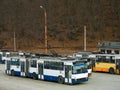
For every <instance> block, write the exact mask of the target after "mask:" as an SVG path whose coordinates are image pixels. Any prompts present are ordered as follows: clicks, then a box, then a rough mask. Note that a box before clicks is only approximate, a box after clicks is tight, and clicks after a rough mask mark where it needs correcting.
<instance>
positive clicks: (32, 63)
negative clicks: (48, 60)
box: [30, 60, 37, 68]
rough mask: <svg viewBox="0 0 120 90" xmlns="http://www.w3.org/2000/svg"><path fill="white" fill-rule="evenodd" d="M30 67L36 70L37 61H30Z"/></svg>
mask: <svg viewBox="0 0 120 90" xmlns="http://www.w3.org/2000/svg"><path fill="white" fill-rule="evenodd" d="M30 65H31V67H34V68H36V67H37V61H36V60H31V61H30Z"/></svg>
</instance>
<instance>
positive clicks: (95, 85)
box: [0, 64, 120, 90]
mask: <svg viewBox="0 0 120 90" xmlns="http://www.w3.org/2000/svg"><path fill="white" fill-rule="evenodd" d="M48 89H50V90H56V89H57V90H67V89H68V90H120V75H111V74H108V73H93V74H92V76H91V77H90V79H89V81H88V82H85V83H81V84H77V85H66V84H58V83H55V82H48V81H41V80H33V79H30V78H23V77H15V76H14V77H13V76H8V75H5V73H4V65H3V64H0V90H48Z"/></svg>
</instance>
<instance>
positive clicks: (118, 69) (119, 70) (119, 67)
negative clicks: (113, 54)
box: [116, 59, 120, 74]
mask: <svg viewBox="0 0 120 90" xmlns="http://www.w3.org/2000/svg"><path fill="white" fill-rule="evenodd" d="M116 73H117V74H120V59H117V60H116Z"/></svg>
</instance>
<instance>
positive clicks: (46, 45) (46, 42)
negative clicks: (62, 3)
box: [40, 6, 48, 54]
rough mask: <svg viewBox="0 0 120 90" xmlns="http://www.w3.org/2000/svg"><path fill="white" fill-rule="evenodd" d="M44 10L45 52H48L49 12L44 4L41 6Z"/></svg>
mask: <svg viewBox="0 0 120 90" xmlns="http://www.w3.org/2000/svg"><path fill="white" fill-rule="evenodd" d="M40 8H42V9H43V10H44V15H45V53H46V54H47V53H48V40H47V13H46V9H45V8H44V7H43V6H40Z"/></svg>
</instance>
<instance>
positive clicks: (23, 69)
mask: <svg viewBox="0 0 120 90" xmlns="http://www.w3.org/2000/svg"><path fill="white" fill-rule="evenodd" d="M21 76H25V62H24V61H21Z"/></svg>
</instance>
